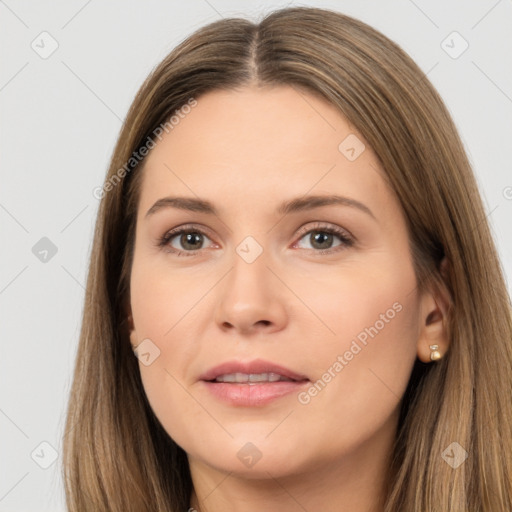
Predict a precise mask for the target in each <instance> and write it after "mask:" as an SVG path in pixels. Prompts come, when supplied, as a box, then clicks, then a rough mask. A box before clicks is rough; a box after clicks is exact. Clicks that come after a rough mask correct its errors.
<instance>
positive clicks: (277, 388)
mask: <svg viewBox="0 0 512 512" xmlns="http://www.w3.org/2000/svg"><path fill="white" fill-rule="evenodd" d="M202 382H203V383H204V384H205V386H206V388H207V389H208V390H209V391H210V393H212V394H213V395H214V396H215V397H217V398H219V399H220V400H222V401H224V402H227V403H229V404H231V405H238V406H244V407H257V406H261V405H266V404H268V403H270V402H272V401H273V400H276V399H278V398H281V397H283V396H286V395H289V394H290V393H299V392H300V390H301V389H302V388H303V387H304V386H306V385H307V384H308V383H309V381H307V380H303V381H293V382H291V381H277V382H265V383H261V384H257V383H254V384H235V383H233V384H231V383H226V382H207V381H202Z"/></svg>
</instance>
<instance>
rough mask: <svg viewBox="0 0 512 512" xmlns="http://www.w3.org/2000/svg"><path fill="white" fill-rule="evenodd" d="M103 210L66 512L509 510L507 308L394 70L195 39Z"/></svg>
mask: <svg viewBox="0 0 512 512" xmlns="http://www.w3.org/2000/svg"><path fill="white" fill-rule="evenodd" d="M99 195H100V196H101V197H102V202H101V206H100V210H99V213H98V220H97V225H96V232H95V239H94V245H93V250H92V256H91V264H90V271H89V277H88V282H87V292H86V306H85V310H84V317H83V324H82V332H81V337H80V345H79V350H78V355H77V361H76V367H75V375H74V382H73V388H72V395H71V400H70V405H69V411H68V418H67V429H66V436H65V439H64V473H65V482H66V493H67V503H68V507H69V510H71V511H87V510H91V511H93V510H94V511H100V510H104V511H107V510H109V511H128V510H133V511H139V512H140V511H153V510H154V511H157V510H158V511H184V510H188V509H191V510H199V511H212V512H215V511H219V510H222V511H230V510H238V511H242V510H243V511H246V512H247V511H253V510H280V511H292V510H332V511H341V510H350V511H352V512H360V511H370V510H371V511H379V512H382V511H384V512H392V511H407V512H415V511H416V512H426V511H443V512H444V511H447V510H450V511H469V512H474V511H486V512H497V511H505V510H512V483H511V482H512V458H511V444H512V430H511V425H512V409H511V399H510V389H511V384H512V349H511V340H512V324H511V318H510V302H509V298H508V295H507V291H506V287H505V284H504V279H503V275H502V273H501V269H500V264H499V261H498V257H497V254H496V250H495V247H494V244H493V241H492V238H491V236H490V233H489V227H488V224H487V221H486V215H485V211H484V208H483V206H482V201H481V199H480V196H479V193H478V190H477V186H476V183H475V179H474V176H473V174H472V171H471V168H470V164H469V163H468V160H467V157H466V154H465V152H464V149H463V146H462V144H461V141H460V139H459V137H458V135H457V132H456V129H455V126H454V124H453V122H452V120H451V118H450V116H449V114H448V112H447V110H446V108H445V106H444V104H443V102H442V100H441V99H440V97H439V95H438V94H437V93H436V91H435V90H434V88H433V87H432V85H431V84H430V83H429V81H428V79H427V78H426V77H425V76H424V75H423V73H422V72H421V70H420V69H419V68H418V66H417V65H416V64H415V63H414V62H413V61H412V60H411V59H410V58H409V57H408V56H407V55H406V54H405V53H404V52H403V51H402V50H401V49H400V48H399V47H398V46H397V45H395V44H394V43H392V42H391V41H389V40H388V39H387V38H386V37H384V36H383V35H382V34H380V33H378V32H377V31H375V30H374V29H372V28H370V27H369V26H367V25H365V24H364V23H362V22H359V21H357V20H354V19H352V18H350V17H347V16H344V15H342V14H339V13H335V12H331V11H327V10H321V9H315V8H289V9H283V10H280V11H276V12H274V13H271V14H270V15H268V16H267V17H266V18H265V19H263V20H262V21H261V22H260V23H259V24H253V23H251V22H249V21H245V20H242V19H225V20H222V21H219V22H216V23H213V24H210V25H208V26H206V27H204V28H203V29H201V30H199V31H197V32H196V33H195V34H193V35H192V36H191V37H190V38H188V39H187V40H186V41H184V42H183V43H182V44H180V45H179V46H178V47H177V48H176V49H175V50H174V51H173V52H172V53H171V54H170V55H169V56H168V57H167V58H166V59H165V60H164V61H163V62H162V63H161V64H160V65H159V66H158V67H157V68H156V69H155V70H154V71H153V72H152V74H151V75H150V77H149V78H148V79H147V80H146V82H145V83H144V84H143V86H142V88H141V89H140V91H139V93H138V94H137V97H136V98H135V100H134V103H133V105H132V106H131V109H130V111H129V113H128V116H127V119H126V122H125V125H124V127H123V129H122V132H121V134H120V137H119V141H118V144H117V146H116V149H115V152H114V155H113V158H112V162H111V165H110V169H109V172H108V175H107V177H106V181H105V185H104V186H103V188H102V189H101V191H99ZM134 354H135V355H136V357H134Z"/></svg>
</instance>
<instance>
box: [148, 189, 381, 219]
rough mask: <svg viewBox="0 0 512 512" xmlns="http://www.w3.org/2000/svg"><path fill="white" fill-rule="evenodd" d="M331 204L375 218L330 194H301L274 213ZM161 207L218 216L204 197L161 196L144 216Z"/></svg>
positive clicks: (352, 202)
mask: <svg viewBox="0 0 512 512" xmlns="http://www.w3.org/2000/svg"><path fill="white" fill-rule="evenodd" d="M331 205H339V206H350V207H353V208H357V209H358V210H361V211H362V212H364V213H366V214H368V215H369V216H370V217H372V218H373V219H375V220H376V218H375V215H373V213H372V211H371V210H370V208H368V207H367V206H366V205H365V204H363V203H361V202H359V201H356V200H355V199H351V198H349V197H343V196H338V195H332V194H331V195H314V196H303V197H297V198H295V199H291V200H287V201H284V202H282V203H281V204H280V205H279V206H278V207H277V209H276V213H278V214H279V215H288V214H290V213H297V212H301V211H307V210H312V209H314V208H320V207H322V206H331ZM163 208H177V209H179V210H187V211H191V212H199V213H205V214H208V215H215V216H218V211H217V209H216V208H215V207H214V206H213V204H212V203H211V202H210V201H207V200H206V199H199V198H194V197H163V198H161V199H159V200H158V201H156V203H155V204H154V205H153V206H152V207H151V208H150V209H149V210H148V211H147V213H146V217H149V216H151V215H153V214H155V213H156V212H157V211H159V210H161V209H163Z"/></svg>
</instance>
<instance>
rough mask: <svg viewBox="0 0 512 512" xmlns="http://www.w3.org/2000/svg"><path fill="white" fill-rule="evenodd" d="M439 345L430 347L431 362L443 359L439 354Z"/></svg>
mask: <svg viewBox="0 0 512 512" xmlns="http://www.w3.org/2000/svg"><path fill="white" fill-rule="evenodd" d="M438 349H439V345H430V350H431V352H430V360H431V361H439V359H441V357H443V356H442V355H441V352H439V350H438Z"/></svg>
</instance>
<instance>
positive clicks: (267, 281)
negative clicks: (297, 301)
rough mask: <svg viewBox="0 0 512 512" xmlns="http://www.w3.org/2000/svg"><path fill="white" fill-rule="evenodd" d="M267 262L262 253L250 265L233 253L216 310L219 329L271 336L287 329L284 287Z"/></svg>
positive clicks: (264, 254)
mask: <svg viewBox="0 0 512 512" xmlns="http://www.w3.org/2000/svg"><path fill="white" fill-rule="evenodd" d="M269 263H270V262H269V261H268V258H267V256H266V253H265V251H263V253H262V254H261V255H260V256H259V257H258V258H257V259H256V260H255V261H253V262H252V263H248V262H247V261H245V260H244V259H243V258H242V257H240V256H239V255H238V254H237V253H235V254H234V257H233V265H232V268H231V270H230V271H229V272H228V275H227V276H226V278H225V279H223V283H222V286H221V288H220V289H219V294H220V295H219V301H218V303H217V306H216V310H215V321H216V323H217V325H218V326H219V327H220V329H221V330H223V331H225V332H228V331H232V332H233V333H234V334H244V335H250V334H257V333H265V334H270V333H273V332H277V331H280V330H281V329H283V328H284V327H285V326H286V324H287V321H288V316H289V315H288V313H287V309H286V306H285V303H286V302H285V301H286V288H285V287H284V286H283V284H282V283H281V282H280V280H279V279H278V278H277V277H276V275H275V274H276V272H275V270H274V269H272V270H271V268H269V267H270V265H268V264H269Z"/></svg>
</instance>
